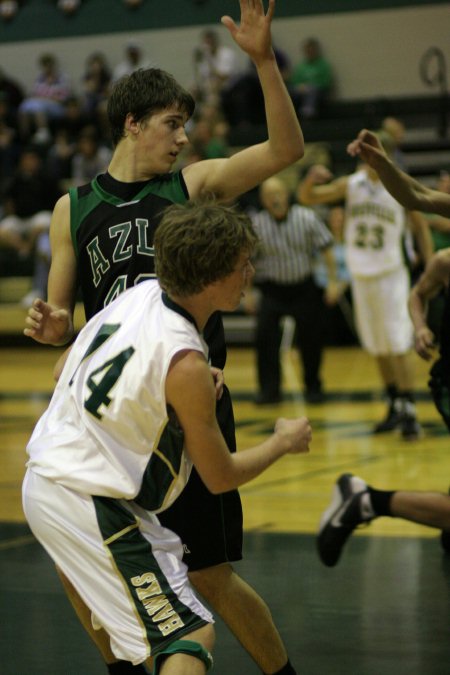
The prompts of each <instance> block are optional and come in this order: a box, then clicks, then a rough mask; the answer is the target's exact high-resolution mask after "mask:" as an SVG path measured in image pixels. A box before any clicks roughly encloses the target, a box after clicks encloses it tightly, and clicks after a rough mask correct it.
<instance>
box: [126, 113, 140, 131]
mask: <svg viewBox="0 0 450 675" xmlns="http://www.w3.org/2000/svg"><path fill="white" fill-rule="evenodd" d="M139 130H140V124H139V122H137V121H136V119H135V117H134V115H133V113H128V114H127V116H126V117H125V131H126V132H128V133H130V134H133V135H137V134H138V133H139Z"/></svg>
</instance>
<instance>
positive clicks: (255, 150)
mask: <svg viewBox="0 0 450 675" xmlns="http://www.w3.org/2000/svg"><path fill="white" fill-rule="evenodd" d="M240 7H241V22H240V25H239V26H237V25H236V24H235V22H234V21H233V19H231V17H229V16H224V17H222V23H223V24H224V25H225V26H226V27H227V28H228V30H229V31H230V33H231V36H232V37H233V39H234V41H235V42H236V44H237V45H238V46H239V47H240V48H241V49H242V50H243V51H244V52H245V53H246V54H248V56H249V57H250V58H251V59H252V60H253V62H254V64H255V66H256V70H257V73H258V77H259V80H260V83H261V87H262V91H263V95H264V102H265V109H266V119H267V130H268V139H267V141H265V142H263V143H259V144H257V145H253V146H251V147H249V148H246V149H245V150H242V151H240V152H237V153H236V154H234V155H233V156H232V157H229V158H227V159H213V160H206V161H201V162H196V163H194V164H191V165H189V166H187V167H186V168H185V169H183V175H184V178H185V180H186V184H187V187H188V190H189V194H190V195H191V197H196V196H198V195H200V194H202V193H213V194H214V195H215V196H216V197H217V198H218V199H221V200H223V201H227V200H230V199H233V198H235V197H237V196H238V195H240V194H242V193H244V192H247V191H248V190H250V189H251V188H253V187H255V185H259V183H261V182H262V181H263V180H265V179H266V178H268V177H269V176H272V175H274V174H275V173H278V172H279V171H281V170H282V169H284V168H285V167H287V166H289V165H291V164H293V163H294V162H296V161H297V160H298V159H300V158H301V157H302V156H303V154H304V141H303V134H302V130H301V128H300V124H299V122H298V119H297V115H296V112H295V109H294V106H293V104H292V101H291V98H290V96H289V94H288V92H287V90H286V86H285V84H284V82H283V78H282V76H281V74H280V71H279V69H278V66H277V63H276V60H275V55H274V53H273V49H272V42H271V32H270V30H271V23H272V18H273V13H274V9H275V0H269V8H268V11H267V13H265V12H264V5H263V2H262V0H251V2H249V0H240Z"/></svg>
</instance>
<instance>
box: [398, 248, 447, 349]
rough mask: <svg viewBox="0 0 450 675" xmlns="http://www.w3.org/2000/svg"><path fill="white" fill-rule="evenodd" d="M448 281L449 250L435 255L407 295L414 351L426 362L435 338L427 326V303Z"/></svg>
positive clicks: (443, 250)
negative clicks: (413, 334) (413, 335)
mask: <svg viewBox="0 0 450 675" xmlns="http://www.w3.org/2000/svg"><path fill="white" fill-rule="evenodd" d="M449 280H450V248H446V249H442V250H441V251H438V252H437V253H435V254H434V255H433V256H432V257H431V259H430V261H429V263H428V264H427V266H426V268H425V270H424V272H423V274H422V275H421V277H420V279H419V281H418V282H417V283H416V284H415V286H413V288H412V289H411V291H410V294H409V301H408V309H409V314H410V316H411V320H412V322H413V326H414V333H415V349H416V351H417V353H418V354H419V356H421V357H422V358H423V359H425V360H426V361H429V360H430V359H431V358H432V349H433V347H434V345H435V336H434V334H433V333H432V331H431V330H430V329H429V327H428V324H427V310H428V302H429V300H431V299H432V298H434V297H435V296H436V295H437V294H438V293H439V291H440V290H441V289H443V288H445V287H446V286H447V285H448V283H449Z"/></svg>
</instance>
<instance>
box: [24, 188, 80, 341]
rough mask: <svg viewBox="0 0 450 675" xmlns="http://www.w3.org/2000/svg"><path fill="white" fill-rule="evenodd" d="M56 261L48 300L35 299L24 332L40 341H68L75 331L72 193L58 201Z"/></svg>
mask: <svg viewBox="0 0 450 675" xmlns="http://www.w3.org/2000/svg"><path fill="white" fill-rule="evenodd" d="M50 246H51V251H52V262H51V265H50V272H49V277H48V294H47V295H48V300H47V302H44V300H42V299H37V300H35V301H34V303H33V306H32V307H31V308H30V309H29V311H28V315H27V317H26V319H25V324H26V328H25V329H24V334H25V335H27V336H28V337H31V338H33V339H34V340H36V341H37V342H41V343H43V344H52V345H64V344H66V343H67V342H68V341H69V340H70V339H71V337H72V336H73V333H74V327H73V311H74V306H75V295H76V258H75V252H74V250H73V245H72V240H71V236H70V202H69V195H64V196H63V197H61V199H59V200H58V202H57V203H56V206H55V210H54V211H53V216H52V221H51V224H50Z"/></svg>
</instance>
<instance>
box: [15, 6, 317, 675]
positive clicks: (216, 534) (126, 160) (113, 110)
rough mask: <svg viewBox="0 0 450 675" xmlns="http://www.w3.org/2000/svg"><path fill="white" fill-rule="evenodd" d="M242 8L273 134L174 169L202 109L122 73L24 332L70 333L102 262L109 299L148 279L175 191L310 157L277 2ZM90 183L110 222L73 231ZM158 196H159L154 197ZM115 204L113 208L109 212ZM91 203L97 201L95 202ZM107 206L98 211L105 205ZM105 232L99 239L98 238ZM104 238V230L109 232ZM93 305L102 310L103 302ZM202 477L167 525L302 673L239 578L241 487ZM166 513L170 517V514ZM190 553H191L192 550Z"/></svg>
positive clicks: (255, 629)
mask: <svg viewBox="0 0 450 675" xmlns="http://www.w3.org/2000/svg"><path fill="white" fill-rule="evenodd" d="M240 9H241V20H240V24H239V25H237V24H236V23H235V22H234V21H233V20H232V19H231V18H230V17H223V18H222V23H223V24H224V25H225V26H226V28H227V29H228V30H229V31H230V34H231V36H232V37H233V39H234V40H235V42H236V44H237V45H238V46H239V47H240V48H241V49H242V50H243V51H244V52H245V53H246V54H247V55H248V56H249V57H250V58H251V59H252V61H253V62H254V64H255V67H256V70H257V73H258V76H259V79H260V82H261V87H262V90H263V93H264V98H265V106H266V117H267V130H268V138H267V140H266V141H264V142H262V143H259V144H257V145H254V146H251V147H249V148H246V149H244V150H242V151H240V152H238V153H236V154H235V155H233V156H232V157H229V158H226V159H214V160H205V161H200V162H197V163H195V164H191V165H189V166H187V167H185V168H184V169H183V170H182V172H180V173H179V174H175V176H174V175H173V174H170V171H171V168H172V166H173V164H174V163H175V160H176V158H177V156H178V154H179V153H180V151H181V150H182V148H183V147H184V146H185V145H186V143H187V142H188V139H187V137H186V133H185V129H184V126H185V124H186V122H187V120H188V119H189V116H190V115H191V114H192V111H193V103H192V102H191V101H190V100H189V95H186V92H184V91H183V90H182V89H181V87H179V86H178V87H177V86H176V83H173V82H172V84H171V85H170V87H169V90H168V91H169V92H171V94H170V97H169V98H167V87H166V86H163V87H161V86H158V82H159V83H160V82H161V81H163V82H165V83H166V84H167V82H168V79H167V74H162V73H161V71H155V70H152V71H141V72H140V73H139V72H138V73H137V74H136V75H134V76H130V77H129V78H128V79H126V80H123V81H121V82H119V83H118V84H117V85H116V87H118V88H117V89H114V90H113V92H112V95H111V100H110V102H109V118H110V123H111V129H112V136H113V142H114V143H115V150H114V154H113V157H112V160H111V163H110V166H109V168H108V172H107V174H105V175H104V176H103V177H102V176H100V177H98V178H97V181H96V182H95V186H92V185H90V186H86V187H81V188H79V189H78V192H77V195H76V197H75V199H72V201H71V199H70V197H69V195H65V196H64V197H63V198H62V199H61V200H60V201H59V202H58V203H57V205H56V207H55V211H54V215H53V220H52V226H51V245H52V265H51V270H50V275H49V284H48V299H47V302H44V301H43V300H38V301H36V302H35V304H34V306H33V307H32V308H31V310H30V312H29V316H28V318H27V328H26V329H25V333H26V334H27V335H29V336H30V337H32V338H34V339H36V340H37V341H39V342H43V343H50V344H56V345H58V344H66V343H67V342H68V341H69V340H70V339H71V337H72V335H73V309H74V304H75V299H76V289H77V281H78V278H79V277H80V278H84V276H85V275H90V277H91V279H92V283H93V287H94V289H96V281H97V278H98V277H97V276H95V272H97V273H98V275H99V276H100V277H102V278H104V279H106V278H107V277H108V276H109V275H108V272H110V271H111V268H112V266H114V268H115V269H116V277H115V279H112V277H109V280H108V283H105V286H104V288H103V290H102V293H98V292H97V293H96V295H98V296H99V298H101V301H100V302H101V306H102V305H103V303H104V301H105V300H106V299H107V298H106V296H107V295H108V293H105V291H106V289H108V292H109V298H112V297H114V294H115V291H118V290H120V288H118V287H117V286H116V288H115V289H113V287H112V285H113V284H114V283H115V281H117V280H121V281H118V282H117V283H122V284H123V286H124V287H125V281H124V279H123V276H124V275H127V279H126V286H128V285H129V284H130V283H131V284H133V283H135V282H136V281H139V280H140V278H142V275H149V274H150V275H151V274H153V273H154V269H153V261H152V252H151V250H149V249H151V248H152V233H153V230H154V228H155V227H156V225H157V223H158V221H159V217H160V215H161V213H162V211H163V209H164V207H165V206H167V205H168V204H170V203H172V202H173V201H178V202H181V201H183V200H186V199H192V198H194V197H197V196H200V195H202V194H212V195H214V196H215V197H216V198H217V199H218V200H221V201H229V200H232V199H234V198H236V197H237V196H238V195H239V194H242V193H243V192H246V191H248V190H250V189H251V188H253V187H254V186H255V185H258V184H259V183H260V182H261V181H263V180H265V179H266V178H267V177H269V176H271V175H273V174H275V173H277V172H279V171H280V170H281V169H283V168H285V167H286V166H289V165H290V164H292V163H293V162H295V161H297V160H298V159H299V158H300V157H301V156H302V155H303V151H304V142H303V135H302V131H301V128H300V125H299V122H298V119H297V116H296V113H295V110H294V108H293V106H292V102H291V100H290V97H289V95H288V93H287V91H286V88H285V85H284V83H283V79H282V77H281V75H280V72H279V69H278V67H277V64H276V60H275V57H274V53H273V49H272V44H271V23H272V18H273V14H274V9H275V0H269V3H268V9H267V12H266V11H265V9H264V3H263V2H262V1H261V0H241V1H240ZM119 94H120V95H119ZM153 188H154V189H153ZM85 191H87V192H88V193H89V194H93V195H94V196H93V197H92V200H91V199H90V197H89V196H88V198H87V199H86V203H87V206H86V207H82V208H81V210H79V211H78V215H80V214H81V218H82V219H83V218H85V223H88V224H89V226H94V227H95V223H94V221H95V215H96V213H98V215H99V219H100V221H101V227H100V225H99V230H98V231H97V230H90V229H89V227H88V228H83V231H81V230H80V228H78V230H77V231H76V232H72V234H73V239H72V236H71V227H74V229H76V228H77V225H79V220H78V217H77V222H76V223H75V222H73V223H72V211H71V206H72V207H73V208H74V212H75V213H76V211H77V209H76V206H77V204H78V206H79V205H80V204H83V203H84V202H83V197H84V196H85ZM142 191H144V193H145V194H144V195H143V194H142ZM150 195H153V202H152V204H151V205H150V201H151V199H150ZM99 196H100V197H101V199H100V202H101V207H99V201H98V197H99ZM133 202H136V204H137V206H136V211H132V212H131V211H129V212H128V213H126V212H125V211H124V210H123V209H129V208H133V207H132V204H133ZM125 205H126V206H125ZM107 206H108V207H110V209H109V210H108V208H107ZM90 208H92V209H93V210H92V211H90V210H89V209H90ZM97 208H98V209H99V210H98V211H97V212H96V211H95V210H96V209H97ZM137 209H139V210H137ZM111 213H114V219H113V220H109V215H110V214H111ZM130 221H131V226H130V227H128V225H127V223H129V222H130ZM147 221H148V222H147ZM111 228H114V229H113V230H111ZM100 230H101V233H100ZM86 233H87V234H86ZM85 235H86V236H85ZM97 235H99V237H100V238H99V239H98V240H97V239H96V237H97ZM102 236H103V237H105V239H103V240H101V237H102ZM108 239H109V242H108ZM105 242H106V246H108V245H109V254H108V255H109V257H107V256H106V254H105V251H106V250H107V248H105ZM74 245H75V247H74ZM80 245H81V247H80ZM88 246H89V247H90V248H89V249H88V248H87V247H88ZM76 249H77V250H76ZM86 250H88V251H90V253H91V256H90V257H89V253H88V254H87V255H88V263H87V264H83V265H82V266H81V265H80V260H81V258H82V256H83V255H86ZM77 255H79V256H80V258H77ZM137 259H139V260H140V261H141V262H142V265H141V266H137V267H136V266H135V265H136V263H135V261H136V260H137ZM125 260H128V264H129V266H130V267H126V268H125V271H120V269H122V268H121V267H120V264H121V263H122V262H123V261H125ZM108 265H109V268H108ZM116 265H117V268H116ZM131 268H133V271H132V272H130V269H131ZM129 274H130V278H128V275H129ZM138 277H140V278H138ZM99 283H100V282H99ZM93 292H94V291H93ZM85 295H86V293H85ZM88 295H89V296H90V295H91V293H88ZM84 302H85V303H86V302H88V298H86V297H84ZM92 311H94V312H95V311H96V309H95V307H93V310H92ZM207 328H208V327H207ZM206 332H207V331H206ZM210 332H211V334H210V335H209V339H208V344H209V347H210V357H211V362H212V365H213V366H216V367H217V368H219V369H220V368H221V367H223V365H224V363H225V345H224V341H223V334H222V331H221V322H217V320H216V323H215V324H214V326H213V328H212V329H211V331H210ZM217 415H218V421H219V424H220V427H221V429H222V431H223V433H224V436H225V437H226V440H227V444H228V446H229V448H230V449H231V450H232V449H233V445H234V429H233V419H232V409H231V404H230V402H229V396H228V395H227V393H226V389H225V390H224V394H223V395H222V397H221V399H220V403H219V406H218V410H217ZM195 480H196V479H195V474H194V477H193V480H191V481H190V483H189V485H188V487H187V488H186V490H185V494H184V499H186V500H188V504H189V506H185V507H184V508H182V506H183V505H182V502H181V500H182V499H183V497H181V498H180V499H179V500H177V502H175V505H174V509H175V510H176V509H177V508H178V513H175V512H173V514H174V515H173V519H172V520H171V521H169V520H167V519H166V520H165V521H164V524H167V525H168V526H170V527H171V528H172V529H175V531H177V533H178V534H179V535H180V537H181V539H182V540H183V541H184V542H186V540H188V537H191V538H192V541H193V545H194V546H195V547H201V549H202V550H198V551H194V554H195V555H196V561H193V563H190V561H189V560H188V559H186V562H187V564H188V565H189V567H190V579H191V581H192V582H193V584H194V585H195V587H196V588H197V590H199V591H200V593H201V594H202V595H203V596H204V597H205V598H206V599H207V601H208V602H209V603H210V604H211V606H212V607H213V609H214V610H215V611H216V612H217V613H218V614H219V615H220V616H221V617H222V618H223V619H224V621H225V623H226V624H227V625H228V626H229V628H230V629H231V630H232V631H233V633H234V634H235V635H236V637H237V638H238V640H239V641H240V642H241V643H242V645H243V646H244V647H245V649H246V650H247V651H248V652H249V653H250V655H251V656H252V657H253V659H254V660H255V661H256V663H257V664H258V666H259V667H260V668H261V671H262V672H264V673H268V674H270V675H272V674H275V673H277V674H280V675H292V673H294V672H295V671H294V669H293V668H292V666H291V665H290V664H289V662H288V658H287V654H286V650H285V648H284V645H283V643H282V641H281V639H280V637H279V634H278V631H277V630H276V628H275V626H274V623H273V620H272V618H271V615H270V612H269V610H268V608H267V606H266V605H265V603H264V602H263V601H262V599H261V598H260V597H259V596H258V595H257V594H256V593H255V592H254V591H253V589H251V588H250V587H249V586H248V585H247V584H246V583H245V582H244V581H243V580H242V579H240V577H239V576H238V575H237V574H236V573H235V572H234V570H233V568H232V566H231V564H230V561H232V560H237V559H239V558H240V557H241V553H240V546H241V538H242V514H241V507H240V502H239V499H238V496H237V495H236V494H235V493H234V492H229V493H226V495H225V496H224V501H222V502H220V501H217V499H218V498H217V497H214V498H212V497H211V499H212V501H211V503H210V506H211V508H209V507H208V508H205V506H204V503H203V502H201V500H200V499H199V494H200V493H201V495H202V499H203V498H205V499H206V495H205V488H204V487H203V485H202V484H201V483H200V481H198V482H197V483H195ZM214 499H215V500H216V501H215V502H214ZM199 503H203V508H202V509H200V508H199V506H198V505H199ZM213 503H214V504H215V506H213ZM180 504H181V506H180ZM193 508H195V509H196V516H197V522H196V527H195V528H192V520H193V519H192V517H191V518H190V520H191V527H190V531H189V532H182V531H181V530H182V528H183V523H181V520H182V517H183V511H184V512H186V511H187V512H189V513H192V509H193ZM214 513H215V514H216V515H215V517H214ZM222 513H223V514H224V516H225V519H223V518H222V522H221V523H219V522H218V517H219V514H222ZM207 517H208V520H206V518H207ZM167 518H170V514H169V515H168V516H167ZM223 520H224V522H223ZM222 528H224V534H225V536H226V538H227V542H226V546H225V548H223V543H222V548H221V549H220V550H215V546H216V543H214V542H218V540H219V539H220V538H221V537H220V535H221V529H222ZM222 539H223V537H222ZM187 548H189V545H187ZM188 555H192V551H191V554H188ZM69 591H70V588H69ZM72 599H73V601H74V602H75V603H77V600H76V597H75V598H74V597H73V596H72ZM78 610H79V615H80V618H81V619H82V620H83V621H84V625H85V626H86V628H87V629H88V630H90V632H91V634H92V629H91V627H90V619H89V617H88V616H86V614H85V613H84V609H83V606H82V605H81V604H80V605H78ZM95 637H96V638H98V637H99V636H98V635H96V636H95ZM103 653H104V656H105V659H106V660H107V662H109V661H112V660H113V659H112V655H111V654H110V653H108V650H107V648H104V650H103ZM123 667H124V668H125V665H124V666H123ZM112 668H115V670H112ZM110 672H127V671H126V670H118V666H116V665H115V664H113V663H111V667H110Z"/></svg>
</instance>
